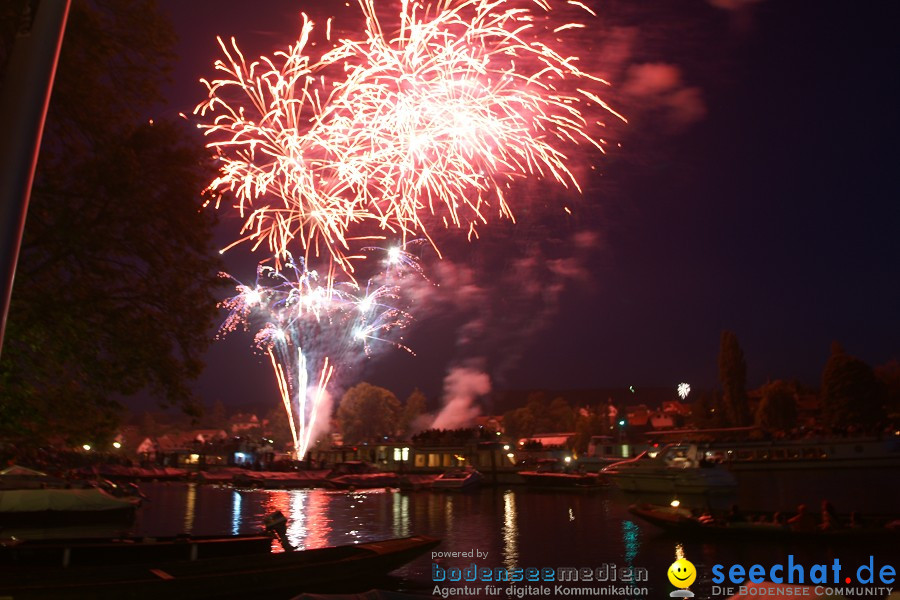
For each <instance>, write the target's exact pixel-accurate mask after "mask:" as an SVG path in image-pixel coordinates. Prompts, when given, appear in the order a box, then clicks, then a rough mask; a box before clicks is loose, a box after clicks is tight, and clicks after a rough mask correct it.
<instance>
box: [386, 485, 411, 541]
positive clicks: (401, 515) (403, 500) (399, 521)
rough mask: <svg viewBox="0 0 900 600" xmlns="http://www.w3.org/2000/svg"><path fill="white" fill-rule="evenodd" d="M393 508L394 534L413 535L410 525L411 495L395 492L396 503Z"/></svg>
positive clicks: (401, 535)
mask: <svg viewBox="0 0 900 600" xmlns="http://www.w3.org/2000/svg"><path fill="white" fill-rule="evenodd" d="M391 508H392V510H391V516H392V517H393V519H392V522H393V524H394V529H393V530H394V536H396V537H408V536H410V535H412V533H411V529H410V525H409V495H407V494H394V503H393V504H392V506H391Z"/></svg>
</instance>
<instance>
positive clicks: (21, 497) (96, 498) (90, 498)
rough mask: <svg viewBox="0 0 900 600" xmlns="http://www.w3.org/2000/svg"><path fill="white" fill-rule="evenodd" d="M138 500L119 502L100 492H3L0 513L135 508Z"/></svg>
mask: <svg viewBox="0 0 900 600" xmlns="http://www.w3.org/2000/svg"><path fill="white" fill-rule="evenodd" d="M136 505H137V499H135V498H117V497H115V496H112V495H110V494H107V493H106V492H104V491H103V490H100V489H97V488H83V489H77V488H73V489H55V488H50V489H43V490H0V512H3V513H17V512H42V511H46V510H53V511H99V510H115V509H123V508H128V507H130V506H136Z"/></svg>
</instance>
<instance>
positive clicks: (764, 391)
mask: <svg viewBox="0 0 900 600" xmlns="http://www.w3.org/2000/svg"><path fill="white" fill-rule="evenodd" d="M797 392H798V389H797V384H796V382H793V381H784V380H781V379H778V380H776V381H772V382H770V383H767V384H766V385H764V386H762V388H760V396H761V397H760V401H759V405H758V406H757V407H756V424H757V425H759V426H760V427H765V428H766V429H775V430H781V431H790V430H791V429H793V428H794V427H796V426H797Z"/></svg>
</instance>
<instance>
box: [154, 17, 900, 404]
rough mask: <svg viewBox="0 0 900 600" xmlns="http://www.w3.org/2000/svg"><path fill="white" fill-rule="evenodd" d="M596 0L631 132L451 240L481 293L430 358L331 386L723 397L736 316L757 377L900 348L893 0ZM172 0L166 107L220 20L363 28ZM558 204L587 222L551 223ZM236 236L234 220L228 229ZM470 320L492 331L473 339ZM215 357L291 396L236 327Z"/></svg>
mask: <svg viewBox="0 0 900 600" xmlns="http://www.w3.org/2000/svg"><path fill="white" fill-rule="evenodd" d="M587 3H588V4H589V5H591V6H592V7H594V8H595V9H596V10H597V12H598V13H599V18H598V19H597V20H596V22H595V23H594V25H595V26H594V28H593V29H592V30H591V31H590V32H589V35H588V37H587V38H586V39H585V44H584V46H585V50H584V52H583V54H582V56H583V58H584V59H585V61H586V62H587V63H588V64H590V65H593V67H594V68H595V69H596V70H597V71H598V72H599V73H601V74H602V75H604V76H605V77H606V78H607V79H609V80H610V83H611V84H612V85H611V88H610V89H609V90H606V91H605V92H604V96H605V97H606V98H607V99H609V101H610V102H611V103H613V105H614V106H615V107H616V108H617V109H618V110H619V111H620V112H622V113H624V114H625V115H626V116H627V117H628V119H629V124H628V125H627V126H624V127H615V128H613V129H611V132H610V133H611V141H612V142H613V143H612V144H610V147H609V149H608V154H607V155H606V156H605V157H599V156H598V157H587V158H585V161H590V162H592V163H594V164H595V165H596V167H597V170H596V171H587V173H588V174H587V175H584V177H583V182H584V184H585V186H584V187H585V193H584V195H583V196H582V197H581V198H577V197H576V198H572V197H566V196H564V194H562V193H561V192H560V191H559V190H556V189H552V190H544V191H542V190H535V189H533V188H529V190H528V193H526V194H523V196H524V197H525V198H524V199H517V200H516V202H518V204H515V205H514V207H515V208H516V211H517V216H518V223H517V224H516V225H514V226H511V225H509V224H504V223H501V224H496V226H495V225H494V224H492V225H490V226H488V227H485V228H484V229H483V231H482V238H481V240H480V241H475V242H473V243H471V244H464V243H460V242H458V240H457V241H453V240H451V241H449V242H448V246H446V248H447V252H446V253H445V254H446V255H447V257H448V258H447V260H448V261H449V262H450V263H452V264H453V265H456V266H458V267H459V268H460V269H463V270H465V271H466V272H469V273H474V274H475V275H474V277H475V279H474V281H473V282H472V283H473V285H476V286H478V287H479V288H480V290H481V292H482V293H481V294H480V295H479V296H477V297H478V298H479V299H480V300H483V301H484V302H485V303H486V304H488V305H490V306H481V305H480V306H456V307H454V308H453V309H452V310H451V309H446V307H445V309H443V310H431V311H428V314H425V315H422V314H418V315H416V323H414V325H413V326H412V327H411V329H410V331H409V338H408V342H409V344H410V346H412V347H413V348H414V350H415V351H416V352H417V356H416V357H412V356H409V355H407V354H405V353H403V352H399V351H395V350H387V351H385V352H383V353H381V354H380V355H379V357H378V358H376V359H370V360H369V361H367V362H366V363H365V364H364V365H363V367H362V369H361V370H357V371H356V372H353V373H349V374H345V375H343V376H342V378H341V380H340V381H339V383H338V387H340V386H347V385H352V384H353V383H356V382H357V381H358V380H360V379H366V380H369V381H372V382H374V383H378V384H382V385H385V386H387V387H390V388H391V389H393V390H394V391H395V392H396V393H397V394H398V395H399V396H401V397H405V395H407V394H408V393H409V391H410V390H411V389H412V388H413V387H414V386H419V387H421V388H422V389H424V390H425V391H426V392H427V393H428V394H429V395H430V396H432V397H435V396H437V395H438V394H439V392H440V390H441V387H442V380H443V379H444V377H445V375H446V374H447V372H448V370H450V369H451V368H453V367H457V366H460V365H465V366H468V367H473V368H475V369H476V370H478V369H484V370H485V371H486V372H487V373H488V374H489V375H490V377H491V380H492V383H493V386H494V388H500V389H503V388H531V387H547V388H554V389H563V388H590V387H623V388H625V387H627V386H629V385H635V386H671V388H672V389H673V391H674V389H675V386H676V385H677V384H678V383H679V382H681V381H686V382H689V383H691V385H692V386H693V387H694V389H703V388H711V387H713V386H715V385H716V380H717V367H716V361H717V354H718V345H719V336H720V333H721V331H722V330H731V331H734V332H735V333H736V334H737V336H738V339H739V341H740V343H741V346H742V347H743V350H744V353H745V355H746V359H747V366H748V379H749V382H748V383H749V385H750V386H751V387H754V386H757V385H759V384H761V383H764V382H765V381H766V380H767V379H775V378H799V379H800V380H801V381H802V382H804V383H807V384H812V385H817V384H818V382H819V378H820V375H821V370H822V367H823V365H824V363H825V360H826V359H827V357H828V353H829V345H830V343H831V341H832V340H838V341H840V342H841V343H842V344H843V345H844V347H845V348H846V350H847V351H848V352H849V353H851V354H853V355H856V356H858V357H860V358H862V359H863V360H865V361H867V362H868V363H870V364H872V365H878V364H883V363H885V362H887V361H888V360H889V359H891V358H893V357H898V356H900V283H898V282H900V277H898V274H900V273H898V271H900V270H898V260H900V235H898V232H897V230H898V225H900V219H898V217H900V211H898V208H897V201H898V199H900V185H898V179H897V176H896V172H897V158H898V152H897V149H896V148H897V140H898V133H900V131H898V130H900V128H898V119H897V112H898V106H900V69H898V65H900V60H898V58H900V56H898V54H900V41H898V37H897V36H896V31H895V25H894V23H895V21H894V19H893V18H892V11H891V3H888V2H876V1H863V2H853V3H850V2H846V1H843V2H836V1H831V0H819V1H816V2H799V1H794V0H759V1H756V2H754V1H751V0H715V1H712V0H710V2H706V1H704V0H680V1H674V0H672V1H662V0H653V1H647V2H633V1H628V0H608V1H603V2H587ZM160 4H161V6H162V7H163V9H164V10H165V11H166V12H168V13H169V14H170V15H171V16H172V19H173V21H174V23H175V26H176V29H177V32H178V34H179V36H180V38H181V41H180V44H179V46H178V53H179V54H180V56H181V58H180V60H179V62H178V63H177V65H176V70H175V72H174V79H173V83H172V85H171V86H170V87H169V89H168V96H169V99H170V104H169V107H168V108H167V109H164V110H163V111H162V112H163V113H164V114H165V113H169V114H171V115H174V114H176V113H178V112H179V111H184V112H186V113H189V112H190V110H191V109H192V108H193V106H194V105H195V104H197V103H198V102H199V101H201V100H202V99H203V98H204V96H205V91H204V89H203V88H202V86H200V84H199V83H197V79H198V78H199V77H209V76H211V75H212V74H213V71H212V63H213V61H214V60H215V59H216V58H218V57H219V50H218V46H217V44H216V41H215V36H216V35H217V34H218V35H222V36H231V35H234V36H235V37H236V38H237V40H238V42H239V44H240V45H241V48H242V49H243V50H244V51H245V53H246V55H247V56H248V57H255V56H258V55H259V54H261V53H266V54H269V53H271V52H273V51H274V50H277V49H279V48H281V47H283V46H284V45H285V44H287V43H289V42H291V41H292V40H293V39H294V37H295V36H296V34H297V32H298V29H299V12H300V11H301V10H305V11H307V12H309V13H310V14H311V15H312V16H313V18H319V19H322V20H323V19H324V17H327V16H331V15H335V16H336V17H337V19H336V22H340V23H341V25H340V26H342V27H344V28H345V29H347V30H352V29H353V28H354V27H358V26H359V24H358V9H357V8H356V6H355V3H353V2H351V3H350V4H351V6H349V7H346V6H345V5H344V3H343V2H333V3H327V2H312V1H302V0H293V1H287V0H279V1H272V0H264V1H261V2H258V3H253V7H252V8H249V7H248V6H249V5H248V3H247V2H244V1H222V0H216V1H214V2H213V1H202V0H193V1H191V2H182V1H181V0H161V1H160ZM560 204H565V205H569V206H572V207H573V212H574V215H573V216H572V217H564V216H563V217H561V216H560V210H559V206H560ZM223 217H224V215H223ZM237 227H238V223H237V222H236V221H234V220H230V219H228V218H223V219H222V225H221V229H222V231H221V237H222V240H223V242H225V241H226V240H229V239H232V238H233V237H235V236H236V231H237ZM579 240H580V241H579ZM248 255H249V248H245V247H239V248H237V249H236V250H233V251H231V253H229V254H226V261H227V264H228V268H229V269H230V270H232V272H234V274H235V275H236V276H238V277H241V278H243V279H246V280H250V279H252V274H253V271H252V269H253V267H252V265H253V263H254V261H255V260H262V259H263V258H265V256H257V257H252V258H248ZM523 257H524V258H527V259H529V260H531V259H534V261H533V262H531V263H529V264H530V265H531V266H533V268H534V269H535V270H534V275H535V277H536V278H537V279H538V280H540V281H541V282H542V284H545V287H544V288H543V290H542V291H541V292H540V293H538V294H537V295H528V291H527V290H528V288H529V286H527V285H525V283H526V282H525V281H524V280H521V279H520V280H518V283H517V280H516V279H514V278H512V277H511V265H514V264H516V265H521V264H522V261H521V260H519V259H522V258H523ZM517 261H518V262H517ZM545 261H559V262H553V264H566V265H568V266H570V267H572V270H571V272H567V273H565V274H560V273H559V272H556V273H554V272H553V270H552V269H550V270H549V271H548V269H547V268H546V264H548V263H547V262H545ZM526 262H527V261H526ZM541 265H544V266H541ZM445 268H446V267H445ZM519 275H521V273H520V274H519ZM525 276H526V277H527V276H528V272H525ZM473 320H479V321H480V322H481V323H480V324H481V325H482V327H481V329H479V336H480V338H479V339H477V340H475V341H474V342H473V341H472V340H469V341H467V342H466V343H461V342H460V331H461V328H463V327H465V326H466V325H468V324H471V323H472V321H473ZM207 362H208V367H207V372H206V373H205V374H204V376H203V377H202V378H201V380H200V382H199V384H198V389H199V390H200V391H201V392H202V393H203V394H204V395H205V399H206V400H207V401H212V400H215V399H217V398H221V399H222V400H223V401H225V402H226V403H227V404H231V405H237V404H240V403H242V402H245V401H253V402H259V401H265V400H266V398H268V397H271V398H272V400H273V402H276V401H277V400H275V396H274V393H275V384H274V381H273V380H272V378H271V375H270V372H269V371H270V367H269V366H268V364H267V363H265V362H263V360H262V359H261V358H260V357H258V356H255V355H254V354H253V353H252V352H251V350H250V347H249V341H248V340H247V339H246V338H241V337H234V338H230V339H226V340H225V341H221V342H216V343H215V345H214V346H213V348H212V350H211V351H210V353H209V356H208V359H207Z"/></svg>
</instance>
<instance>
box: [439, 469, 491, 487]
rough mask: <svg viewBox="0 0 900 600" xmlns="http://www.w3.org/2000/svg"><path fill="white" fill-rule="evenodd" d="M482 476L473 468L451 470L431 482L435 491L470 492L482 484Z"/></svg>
mask: <svg viewBox="0 0 900 600" xmlns="http://www.w3.org/2000/svg"><path fill="white" fill-rule="evenodd" d="M481 478H482V475H481V473H479V472H478V471H477V470H475V469H474V468H472V467H461V468H458V469H450V470H449V471H447V472H445V473H443V474H442V475H440V476H439V477H438V478H437V479H435V480H434V481H432V482H431V489H433V490H468V489H472V488H474V487H477V486H478V485H479V484H480V483H481Z"/></svg>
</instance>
